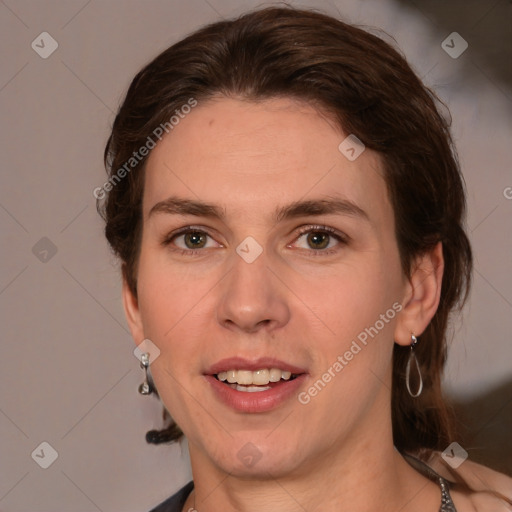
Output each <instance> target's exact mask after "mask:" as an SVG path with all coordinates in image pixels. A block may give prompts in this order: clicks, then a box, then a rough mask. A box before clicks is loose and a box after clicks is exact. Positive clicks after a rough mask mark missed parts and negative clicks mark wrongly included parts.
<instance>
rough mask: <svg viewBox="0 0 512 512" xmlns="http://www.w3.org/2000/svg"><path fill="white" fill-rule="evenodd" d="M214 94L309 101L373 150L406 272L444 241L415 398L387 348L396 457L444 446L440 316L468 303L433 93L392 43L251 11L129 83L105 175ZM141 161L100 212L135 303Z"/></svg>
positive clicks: (461, 212)
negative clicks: (178, 114)
mask: <svg viewBox="0 0 512 512" xmlns="http://www.w3.org/2000/svg"><path fill="white" fill-rule="evenodd" d="M219 95H225V96H227V97H236V98H242V99H245V100H248V101H257V100H264V99H268V98H275V97H289V98H295V99H299V100H302V101H305V102H308V103H310V104H313V105H315V106H317V107H318V108H319V110H321V111H322V112H325V113H326V114H328V115H329V116H330V117H331V118H333V119H334V120H335V121H336V123H337V124H338V126H339V127H340V128H341V129H342V130H343V132H344V133H346V134H355V135H356V136H357V137H358V138H359V139H360V140H361V141H362V142H363V143H364V144H365V146H366V147H367V148H370V149H372V150H374V151H376V152H378V153H379V154H380V156H381V159H382V162H383V167H384V177H385V181H386V185H387V189H388V193H389V196H390V199H391V203H392V206H393V210H394V216H395V232H396V239H397V243H398V248H399V252H400V258H401V264H402V269H403V272H404V274H405V275H407V276H409V275H410V272H411V268H412V264H413V262H414V259H415V258H416V257H417V256H419V255H422V254H424V253H425V252H427V251H429V250H431V249H432V248H433V247H434V246H435V245H436V244H437V243H438V242H442V244H443V256H444V264H445V269H444V278H443V283H442V291H441V300H440V304H439V308H438V310H437V312H436V314H435V316H434V318H433V319H432V321H431V323H430V324H429V326H428V327H427V329H426V330H425V332H424V333H423V335H422V337H421V340H420V343H419V344H418V345H417V347H416V349H415V350H416V354H417V357H418V360H419V363H420V366H421V372H422V375H423V381H424V390H423V393H422V394H421V396H420V397H418V398H412V397H411V396H410V395H409V394H408V392H407V390H406V385H405V367H406V362H407V356H408V354H409V350H408V347H401V346H399V345H398V344H395V346H394V355H393V383H392V404H391V413H392V422H393V436H394V444H395V446H396V447H397V449H398V450H400V451H403V452H407V451H408V452H417V453H418V452H421V451H426V452H428V451H429V450H439V449H441V450H442V449H444V448H445V447H446V446H447V445H448V444H449V442H450V441H451V440H452V439H453V437H452V436H453V431H452V428H453V422H452V416H451V412H450V408H449V407H448V406H447V404H446V401H445V400H444V398H443V395H442V391H441V376H442V371H443V367H444V363H445V359H446V331H447V326H448V320H449V314H450V312H451V311H452V310H453V309H455V308H456V307H457V306H461V305H462V304H463V302H464V300H465V299H466V296H467V292H468V289H469V284H470V278H471V267H472V256H471V248H470V245H469V241H468V238H467V236H466V234H465V231H464V226H463V223H464V218H465V208H466V205H465V195H464V185H463V180H462V177H461V173H460V170H459V165H458V161H457V157H456V154H455V151H454V148H453V145H452V140H451V136H450V133H449V121H448V120H447V119H445V118H444V117H443V116H442V115H441V114H440V113H439V111H438V109H437V108H436V104H437V105H438V104H439V101H438V100H437V98H436V96H435V94H434V93H433V92H432V91H430V90H429V89H428V88H427V87H425V86H424V85H423V84H422V82H421V81H420V79H419V78H418V77H417V76H416V75H415V74H414V72H413V71H412V70H411V68H410V67H409V65H408V64H407V62H406V60H405V59H404V58H403V57H402V56H401V55H400V54H399V53H398V52H397V51H396V50H395V49H394V48H393V47H392V46H391V45H390V44H388V43H386V42H384V41H383V40H382V39H380V38H379V37H376V36H374V35H372V34H370V33H368V32H367V31H364V30H361V29H359V28H357V27H354V26H352V25H349V24H346V23H343V22H342V21H339V20H336V19H334V18H331V17H329V16H326V15H323V14H319V13H316V12H313V11H307V10H298V9H293V8H276V7H273V8H266V9H262V10H257V11H254V12H251V13H248V14H246V15H244V16H242V17H240V18H238V19H234V20H230V21H221V22H218V23H214V24H212V25H209V26H206V27H204V28H202V29H200V30H198V31H197V32H195V33H193V34H192V35H190V36H188V37H187V38H185V39H183V40H181V41H179V42H178V43H176V44H174V45H173V46H171V47H170V48H168V49H167V50H165V51H164V52H163V53H161V54H160V55H159V56H158V57H156V58H155V59H154V60H153V61H152V62H151V63H150V64H148V65H147V66H146V67H144V68H143V69H142V70H141V71H140V72H139V73H138V74H137V75H136V76H135V78H134V80H133V81H132V83H131V85H130V88H129V90H128V92H127V94H126V98H125V100H124V102H123V104H122V105H121V107H120V109H119V112H118V114H117V116H116V118H115V121H114V125H113V129H112V134H111V136H110V138H109V140H108V143H107V146H106V148H105V165H106V168H107V172H108V173H109V176H110V178H112V176H113V175H114V173H116V172H117V170H118V169H120V168H121V167H122V166H123V165H125V164H126V162H127V161H129V159H130V158H131V157H132V155H133V152H134V151H136V150H137V149H138V148H139V147H141V146H143V145H144V144H146V141H147V140H148V137H150V136H151V135H152V134H153V132H154V130H155V129H156V128H157V127H158V126H160V125H162V124H163V123H166V122H168V121H169V119H170V118H171V116H172V115H173V113H174V112H175V111H176V110H177V109H180V108H181V106H182V105H184V104H186V103H187V102H188V101H189V100H190V98H194V99H195V100H196V101H198V102H199V103H201V102H202V101H206V100H208V99H209V98H211V97H213V96H219ZM171 136H172V135H171ZM145 161H146V158H144V159H142V160H141V161H140V163H138V164H137V165H136V166H134V168H133V170H131V172H129V173H127V174H126V177H124V178H123V179H122V180H119V181H118V182H116V183H115V185H114V186H113V187H110V188H111V190H110V192H109V194H108V196H106V200H105V201H104V202H102V203H101V204H100V203H98V208H99V210H100V212H101V213H102V215H103V217H104V219H105V221H106V228H105V233H106V237H107V239H108V241H109V243H110V245H111V246H112V248H113V250H114V252H115V253H116V254H117V255H118V256H119V258H120V259H121V261H122V272H123V277H124V279H125V280H126V282H127V283H128V285H129V287H130V289H131V291H132V292H133V293H134V295H135V296H136V294H137V258H138V253H139V250H140V243H141V231H142V212H141V206H142V196H143V189H144V164H145ZM166 414H167V413H165V412H164V415H166ZM169 421H170V423H169V426H168V427H167V428H166V429H164V430H162V431H152V432H149V433H148V435H147V439H148V441H149V442H154V443H158V442H166V441H167V442H168V441H173V440H176V439H178V438H179V437H180V436H181V431H180V430H179V427H178V426H177V425H176V424H175V423H174V422H173V421H172V419H170V418H169Z"/></svg>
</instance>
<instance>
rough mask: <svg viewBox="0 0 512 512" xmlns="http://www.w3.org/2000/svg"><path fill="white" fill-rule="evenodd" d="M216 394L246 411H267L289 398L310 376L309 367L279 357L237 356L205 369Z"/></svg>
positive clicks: (226, 403) (233, 407) (226, 402)
mask: <svg viewBox="0 0 512 512" xmlns="http://www.w3.org/2000/svg"><path fill="white" fill-rule="evenodd" d="M205 378H206V381H207V382H208V383H209V384H210V386H211V389H212V391H213V393H214V396H215V397H216V398H217V399H219V400H220V401H221V402H223V403H224V404H225V405H228V406H229V408H231V409H234V410H235V411H238V412H244V413H259V412H267V411H270V410H272V409H275V408H277V407H278V406H280V405H282V404H284V403H285V402H287V401H289V400H290V399H291V398H292V397H293V396H294V395H295V394H296V393H297V392H298V390H299V388H300V387H302V386H303V385H304V383H305V381H306V378H307V372H306V370H304V369H302V368H300V367H298V366H293V365H290V364H288V363H285V362H283V361H280V360H278V359H273V358H260V359H258V360H255V361H250V360H248V359H243V358H240V357H234V358H229V359H224V360H222V361H219V362H218V363H216V364H214V365H213V366H212V367H210V368H209V369H208V370H207V371H206V372H205Z"/></svg>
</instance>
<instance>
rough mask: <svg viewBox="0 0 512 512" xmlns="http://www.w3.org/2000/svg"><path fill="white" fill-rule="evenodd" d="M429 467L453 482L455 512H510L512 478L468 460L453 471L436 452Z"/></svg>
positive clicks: (511, 506)
mask: <svg viewBox="0 0 512 512" xmlns="http://www.w3.org/2000/svg"><path fill="white" fill-rule="evenodd" d="M428 465H429V466H430V467H431V468H432V469H434V471H436V472H437V473H438V474H439V475H441V476H442V477H443V478H445V479H446V480H448V481H450V482H453V487H452V489H451V490H450V494H451V495H452V499H453V503H454V504H455V507H456V509H457V512H511V511H512V478H511V477H509V476H507V475H505V474H503V473H499V472H498V471H494V470H493V469H491V468H488V467H486V466H482V465H481V464H477V463H475V462H472V461H470V460H465V461H464V462H463V463H462V464H461V465H460V466H458V467H457V468H453V467H451V466H450V465H449V464H447V463H446V462H445V461H444V460H443V458H442V457H441V456H440V454H439V453H437V452H436V453H434V454H433V455H432V457H431V459H430V460H429V461H428Z"/></svg>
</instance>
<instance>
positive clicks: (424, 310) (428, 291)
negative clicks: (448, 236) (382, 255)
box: [395, 242, 444, 346]
mask: <svg viewBox="0 0 512 512" xmlns="http://www.w3.org/2000/svg"><path fill="white" fill-rule="evenodd" d="M443 270H444V258H443V246H442V244H441V242H438V243H437V244H436V246H435V247H434V248H433V249H432V250H430V251H428V252H427V253H425V254H423V255H421V256H419V257H418V258H417V259H416V261H415V263H414V265H413V267H412V271H411V276H410V278H409V280H408V282H407V284H406V287H405V293H404V300H403V303H402V304H403V308H402V311H401V312H400V315H399V316H398V319H397V323H396V326H395V342H396V343H398V344H399V345H404V346H405V345H410V343H411V334H414V335H415V336H420V335H421V333H422V332H423V331H424V330H425V329H426V328H427V326H428V324H429V323H430V321H431V320H432V318H433V316H434V315H435V313H436V311H437V308H438V306H439V300H440V298H441V286H442V281H443Z"/></svg>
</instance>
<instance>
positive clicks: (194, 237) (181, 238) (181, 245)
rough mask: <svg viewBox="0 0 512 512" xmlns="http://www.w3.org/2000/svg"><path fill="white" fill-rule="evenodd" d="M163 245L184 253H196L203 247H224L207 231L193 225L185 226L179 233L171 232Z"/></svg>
mask: <svg viewBox="0 0 512 512" xmlns="http://www.w3.org/2000/svg"><path fill="white" fill-rule="evenodd" d="M162 243H163V245H165V246H171V248H172V249H176V250H179V251H180V252H182V253H191V254H194V253H195V251H198V250H201V249H210V248H212V247H222V246H221V244H219V243H217V242H215V240H214V239H213V238H212V237H211V236H210V235H209V234H208V233H207V232H206V231H203V230H201V229H197V228H194V227H192V226H190V227H187V228H183V229H181V230H180V231H178V232H177V233H176V232H174V233H171V234H170V235H168V236H167V237H166V238H165V239H164V240H163V242H162ZM173 246H174V247H173Z"/></svg>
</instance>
